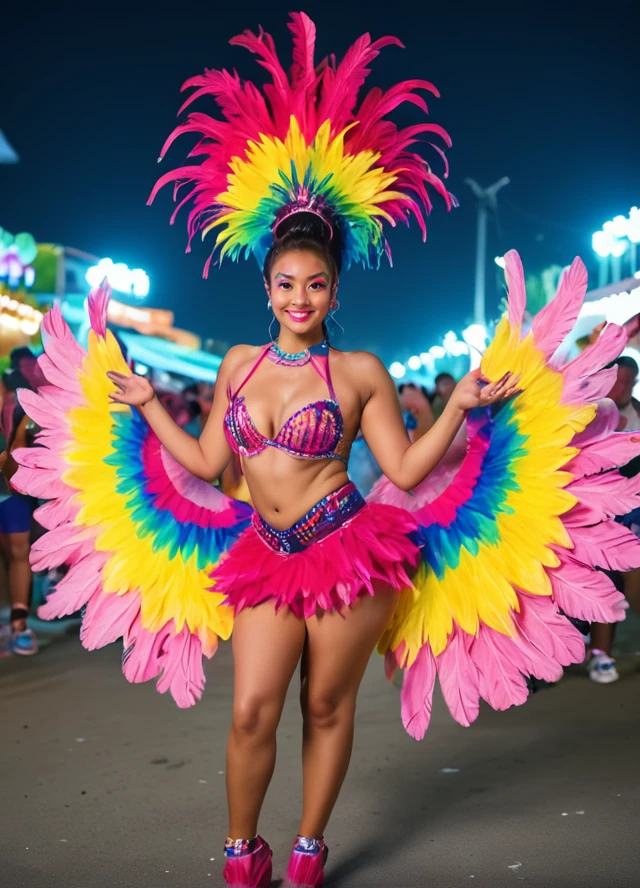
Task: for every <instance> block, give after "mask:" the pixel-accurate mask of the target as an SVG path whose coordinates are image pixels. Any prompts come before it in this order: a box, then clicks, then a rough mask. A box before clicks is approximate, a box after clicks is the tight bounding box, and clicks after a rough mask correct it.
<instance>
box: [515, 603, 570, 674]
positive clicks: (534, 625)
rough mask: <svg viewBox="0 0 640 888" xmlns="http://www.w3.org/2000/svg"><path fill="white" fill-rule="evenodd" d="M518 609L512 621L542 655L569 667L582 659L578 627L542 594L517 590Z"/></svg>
mask: <svg viewBox="0 0 640 888" xmlns="http://www.w3.org/2000/svg"><path fill="white" fill-rule="evenodd" d="M518 597H519V599H520V612H519V613H518V614H514V620H515V622H516V625H517V626H518V629H519V630H520V631H521V632H522V634H523V635H524V636H525V637H527V638H529V639H530V640H531V641H533V642H534V643H535V645H536V647H537V648H538V650H539V651H541V652H542V653H543V654H544V655H545V656H546V657H548V658H549V659H550V660H553V661H554V662H556V663H559V664H560V665H561V666H569V665H570V664H571V663H580V662H582V660H583V659H584V639H583V637H582V635H581V634H580V633H579V632H578V630H577V629H576V628H575V627H574V626H573V625H572V624H571V623H570V622H569V620H567V618H566V617H563V616H562V614H559V613H558V611H557V608H556V606H555V605H554V603H553V601H552V600H551V599H550V598H549V597H548V596H546V595H527V594H526V593H524V592H520V593H519V596H518Z"/></svg>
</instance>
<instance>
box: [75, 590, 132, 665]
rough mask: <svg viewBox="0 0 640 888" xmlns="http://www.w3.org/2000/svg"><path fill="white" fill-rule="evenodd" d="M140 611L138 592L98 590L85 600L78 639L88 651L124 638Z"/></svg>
mask: <svg viewBox="0 0 640 888" xmlns="http://www.w3.org/2000/svg"><path fill="white" fill-rule="evenodd" d="M139 613H140V594H139V593H138V592H126V593H125V594H124V595H116V594H115V593H114V592H102V591H100V592H98V593H97V594H95V595H93V596H92V597H91V599H90V600H89V602H88V604H87V609H86V611H85V614H84V617H83V620H82V629H81V631H80V640H81V641H82V644H83V646H84V647H85V648H86V649H87V650H88V651H94V650H96V649H97V648H101V647H104V646H105V645H106V644H111V643H112V642H114V641H117V640H118V639H119V638H124V637H125V636H126V635H127V634H128V632H129V630H130V628H131V626H132V625H133V623H134V621H135V619H136V618H137V617H138V615H139Z"/></svg>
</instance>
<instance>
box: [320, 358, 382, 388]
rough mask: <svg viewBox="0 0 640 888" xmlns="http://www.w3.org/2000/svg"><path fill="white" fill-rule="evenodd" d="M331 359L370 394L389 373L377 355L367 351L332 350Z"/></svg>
mask: <svg viewBox="0 0 640 888" xmlns="http://www.w3.org/2000/svg"><path fill="white" fill-rule="evenodd" d="M331 361H332V364H333V366H334V367H338V368H339V369H340V371H341V372H342V373H344V375H345V376H347V377H348V378H349V379H350V380H351V381H352V383H353V384H354V385H355V386H356V387H357V388H358V389H359V390H360V392H361V393H362V394H364V395H365V396H368V395H370V394H372V392H373V390H374V389H375V388H376V387H377V386H378V385H379V384H380V383H381V382H382V381H383V380H384V379H386V378H387V377H388V376H389V374H388V372H387V368H386V367H385V366H384V364H383V363H382V361H381V360H380V358H379V357H378V356H377V355H374V354H372V353H371V352H367V351H352V352H343V351H336V350H335V349H332V350H331Z"/></svg>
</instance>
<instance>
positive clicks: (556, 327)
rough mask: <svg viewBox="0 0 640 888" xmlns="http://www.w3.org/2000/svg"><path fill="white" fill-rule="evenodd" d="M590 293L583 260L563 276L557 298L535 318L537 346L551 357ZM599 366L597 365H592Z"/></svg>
mask: <svg viewBox="0 0 640 888" xmlns="http://www.w3.org/2000/svg"><path fill="white" fill-rule="evenodd" d="M586 292H587V269H586V268H585V266H584V263H583V261H582V260H581V259H579V258H576V259H574V260H573V263H572V265H571V268H569V269H568V270H567V271H564V272H563V274H562V277H561V278H560V284H559V286H558V292H557V293H556V296H555V298H554V299H553V300H552V301H551V302H550V303H549V304H548V305H545V307H544V308H543V309H542V310H541V311H539V312H538V314H537V315H536V316H535V317H534V319H533V323H532V325H531V329H532V332H533V338H534V341H535V343H536V347H537V348H539V349H540V351H541V352H543V354H544V355H545V357H546V358H550V357H551V356H552V355H553V353H554V352H555V350H556V349H557V348H558V346H559V345H560V344H561V343H562V342H563V340H564V339H565V337H566V336H568V334H569V333H570V332H571V330H572V329H573V326H574V325H575V322H576V320H577V318H578V313H579V312H580V309H581V308H582V303H583V302H584V294H585V293H586ZM592 366H597V365H592Z"/></svg>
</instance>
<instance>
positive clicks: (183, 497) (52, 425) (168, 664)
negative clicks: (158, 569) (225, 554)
mask: <svg viewBox="0 0 640 888" xmlns="http://www.w3.org/2000/svg"><path fill="white" fill-rule="evenodd" d="M109 293H110V291H109V288H108V285H107V284H106V282H105V283H104V284H103V286H102V287H101V288H98V289H97V290H95V291H93V292H92V293H91V295H90V296H89V317H90V321H91V326H92V328H93V330H94V332H95V333H96V334H98V336H100V337H104V336H105V334H106V311H107V304H108V300H109ZM43 332H44V337H43V338H44V344H45V353H44V354H43V355H42V356H41V357H40V358H39V361H38V363H39V366H40V369H41V371H42V373H43V374H44V376H45V377H46V379H47V381H48V383H49V384H48V385H45V386H42V387H40V388H39V390H38V392H37V393H36V392H31V391H26V390H23V391H21V392H20V403H21V404H22V406H23V407H24V409H25V411H26V413H27V414H28V415H29V416H30V417H31V418H32V419H33V420H34V421H35V422H36V423H38V425H39V426H40V427H41V428H42V432H41V433H40V434H39V436H38V444H39V446H37V447H34V448H32V449H28V450H18V451H17V452H16V459H17V461H18V462H19V463H20V468H19V470H18V472H17V473H16V475H15V476H14V479H13V483H14V485H15V487H16V489H17V490H19V491H21V492H23V493H28V494H30V495H32V496H35V497H38V498H40V499H46V500H48V502H46V503H45V504H44V505H41V506H40V507H39V508H38V509H37V510H36V513H35V514H36V518H37V520H38V521H39V522H40V524H41V525H42V526H43V527H45V528H46V529H47V530H48V533H46V534H45V535H44V536H43V537H41V538H40V539H39V540H38V541H37V542H36V543H35V544H34V545H33V547H32V551H31V563H32V566H33V569H34V570H36V571H40V570H46V569H48V568H52V567H56V566H59V565H62V564H66V565H67V566H68V567H69V570H68V572H67V574H66V575H65V576H64V578H63V579H62V580H61V581H60V582H59V583H58V584H57V587H56V589H55V591H54V592H53V594H51V596H50V597H49V598H48V600H47V602H46V603H45V604H44V605H42V607H41V608H40V610H39V615H40V616H41V617H43V618H44V619H54V618H56V617H63V616H67V615H69V614H73V613H76V612H78V611H80V610H82V609H84V614H83V624H82V630H81V640H82V643H83V645H84V647H86V648H87V649H88V650H93V649H95V648H99V647H102V646H104V645H106V644H110V643H112V642H114V641H116V640H117V639H118V638H123V640H124V646H125V654H124V657H123V671H124V674H125V676H126V677H127V678H128V679H129V681H132V682H140V681H147V680H148V679H151V678H157V677H158V676H160V678H159V681H158V683H157V688H158V690H159V691H160V692H161V693H163V692H165V691H167V690H168V691H169V692H170V693H171V695H172V696H173V698H174V699H175V701H176V703H177V704H178V706H180V707H187V706H191V705H193V704H194V703H195V702H196V700H198V699H199V698H200V696H201V693H202V690H203V687H204V683H205V678H204V672H203V668H202V657H203V655H204V656H206V657H211V656H212V655H213V653H214V652H215V648H216V644H217V641H214V642H212V641H211V634H210V635H209V636H208V637H207V638H201V637H200V636H199V635H197V634H193V633H192V632H190V631H189V629H188V627H187V625H186V624H184V625H183V626H182V628H181V629H180V630H178V629H177V628H176V625H175V623H174V621H173V620H169V621H168V622H167V623H166V624H165V625H164V626H162V628H161V629H160V630H159V631H157V632H154V633H151V632H149V631H148V630H146V629H144V628H143V626H142V622H141V604H142V600H141V593H140V591H139V590H138V589H129V591H125V592H124V594H114V593H109V594H107V593H106V592H105V591H104V589H103V581H102V571H103V569H104V567H105V565H106V563H107V561H108V560H109V558H110V556H111V554H112V553H110V552H104V551H99V550H97V549H96V537H97V536H98V533H99V532H100V531H101V530H102V529H104V528H101V527H89V526H86V525H83V524H82V523H81V522H80V520H79V512H80V505H81V503H80V500H79V491H77V490H75V489H74V488H72V487H70V486H69V485H68V484H67V483H66V482H65V481H64V473H65V470H66V469H67V468H68V464H67V462H66V459H65V451H66V449H67V448H68V447H69V445H70V444H72V442H73V428H72V427H71V425H70V422H69V411H70V410H72V409H73V408H76V407H82V406H83V404H84V397H83V393H82V388H81V385H80V374H81V371H82V367H83V362H84V361H85V359H86V357H87V354H86V352H85V351H84V349H82V348H81V347H80V346H79V345H78V343H77V342H76V341H75V339H74V338H73V336H72V334H71V331H70V330H69V328H68V326H67V324H66V323H65V321H64V320H63V318H62V315H61V313H60V310H59V308H58V307H57V306H56V307H54V308H53V309H52V310H51V311H50V312H49V313H48V314H47V315H45V317H44V319H43ZM108 409H109V408H108V404H105V405H104V410H105V412H107V411H108ZM154 440H155V444H154ZM139 452H140V454H141V456H140V458H141V459H145V458H146V468H145V482H144V483H145V485H146V492H147V494H148V495H149V497H150V498H151V500H152V505H151V506H150V508H151V510H153V509H158V510H161V512H162V521H161V522H160V525H162V524H163V523H164V529H165V530H166V527H167V523H166V522H169V523H170V522H171V521H175V522H176V526H177V525H178V523H179V522H182V523H183V524H184V523H186V522H189V523H190V526H191V525H193V526H195V528H196V531H198V529H202V532H203V533H207V532H211V533H214V532H216V531H217V532H218V533H219V534H220V535H221V538H222V537H224V535H225V534H227V533H228V534H229V535H230V537H233V535H234V529H235V528H236V527H237V533H238V534H239V533H240V531H241V530H242V529H243V528H244V527H245V526H246V524H247V521H246V519H247V517H248V513H249V512H250V510H249V509H248V507H246V506H245V505H244V504H240V503H234V502H233V501H232V500H229V499H228V498H227V497H224V496H222V494H220V493H219V492H218V491H217V490H215V489H214V488H212V487H211V486H210V485H208V484H206V483H205V482H204V481H200V480H199V479H196V478H193V477H192V476H191V475H189V474H188V473H187V472H185V471H184V469H182V468H181V467H180V466H178V464H177V463H176V462H175V461H174V460H172V459H171V457H169V455H168V454H167V453H166V452H164V451H162V450H161V449H160V447H159V444H158V442H157V439H154V437H153V436H152V435H150V434H148V435H147V436H146V439H145V440H144V441H141V443H140V448H139ZM105 520H106V519H105ZM122 584H123V588H126V585H127V581H126V578H125V577H123V578H122ZM214 637H215V636H214Z"/></svg>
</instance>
